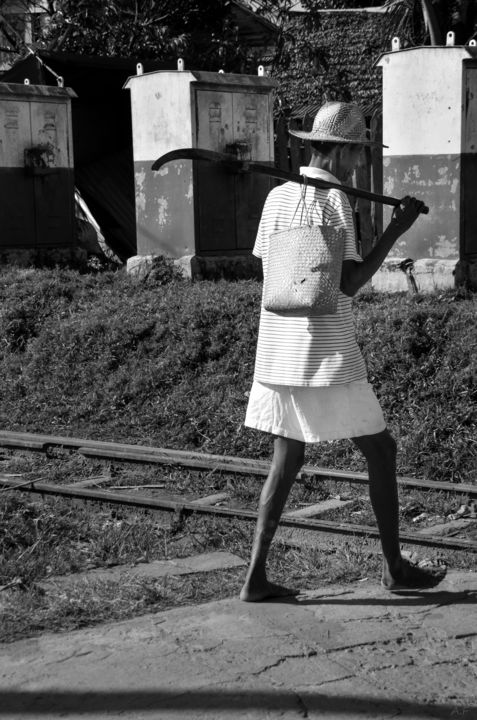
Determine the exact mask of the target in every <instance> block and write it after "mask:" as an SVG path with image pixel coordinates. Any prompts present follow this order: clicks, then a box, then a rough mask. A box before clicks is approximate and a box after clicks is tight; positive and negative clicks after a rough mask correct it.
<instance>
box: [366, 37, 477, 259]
mask: <svg viewBox="0 0 477 720" xmlns="http://www.w3.org/2000/svg"><path fill="white" fill-rule="evenodd" d="M468 57H469V51H468V49H467V48H465V47H451V46H449V47H430V46H426V47H421V48H412V49H407V50H403V51H397V52H391V53H386V54H385V55H384V56H383V57H382V58H381V59H380V61H379V63H378V65H380V66H381V67H382V68H383V142H384V144H385V145H387V146H388V148H385V149H384V152H383V187H384V193H385V194H389V195H393V196H394V197H404V196H405V195H413V196H416V197H418V198H419V199H420V200H423V201H424V202H425V203H426V205H428V206H429V215H427V216H424V215H423V216H421V217H420V218H419V220H418V221H417V222H416V223H415V225H413V227H412V228H411V229H410V230H409V231H408V232H407V233H406V234H405V235H404V236H403V237H402V238H401V240H400V241H398V243H396V245H395V247H394V248H393V251H392V253H391V257H401V258H402V257H411V258H413V259H414V260H418V259H421V258H430V259H436V258H441V259H446V260H452V259H455V260H458V258H459V253H460V247H461V244H462V243H461V231H462V216H461V209H462V196H463V193H464V191H465V188H464V187H463V182H462V152H463V147H462V129H463V104H464V99H463V72H464V62H463V61H464V60H465V59H466V58H468ZM391 211H392V208H388V207H386V208H385V211H384V221H385V222H388V221H389V219H390V217H391ZM472 211H473V212H476V211H477V205H476V208H475V209H474V210H472V209H471V212H472Z"/></svg>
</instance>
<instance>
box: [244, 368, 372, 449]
mask: <svg viewBox="0 0 477 720" xmlns="http://www.w3.org/2000/svg"><path fill="white" fill-rule="evenodd" d="M244 424H245V425H246V426H247V427H250V428H255V429H256V430H263V431H264V432H267V433H271V434H272V435H280V436H282V437H287V438H291V439H293V440H301V441H302V442H305V443H317V442H322V441H324V440H341V439H343V438H352V437H359V436H361V435H374V434H376V433H379V432H382V431H383V430H385V428H386V423H385V421H384V417H383V412H382V410H381V406H380V404H379V401H378V399H377V397H376V395H375V394H374V392H373V389H372V387H371V385H370V384H369V383H368V382H366V380H363V381H357V382H351V383H346V384H342V385H327V386H323V387H289V386H287V385H268V384H264V383H259V382H257V381H254V382H253V385H252V389H251V391H250V397H249V401H248V407H247V413H246V416H245V423H244Z"/></svg>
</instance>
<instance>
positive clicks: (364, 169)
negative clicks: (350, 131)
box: [355, 148, 374, 257]
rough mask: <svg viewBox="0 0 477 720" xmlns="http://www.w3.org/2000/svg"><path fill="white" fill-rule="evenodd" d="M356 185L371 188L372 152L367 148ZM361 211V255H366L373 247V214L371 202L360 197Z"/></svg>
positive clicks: (357, 174)
mask: <svg viewBox="0 0 477 720" xmlns="http://www.w3.org/2000/svg"><path fill="white" fill-rule="evenodd" d="M355 177H356V187H359V188H362V189H363V190H371V153H370V150H369V148H365V149H364V151H363V152H362V153H361V156H360V161H359V165H358V166H357V168H356V173H355ZM357 210H358V213H359V238H360V242H361V248H360V250H361V255H362V257H366V255H368V253H369V252H370V250H371V249H372V247H373V240H374V228H373V222H372V216H371V202H370V201H369V200H364V199H362V198H360V199H359V200H358V202H357Z"/></svg>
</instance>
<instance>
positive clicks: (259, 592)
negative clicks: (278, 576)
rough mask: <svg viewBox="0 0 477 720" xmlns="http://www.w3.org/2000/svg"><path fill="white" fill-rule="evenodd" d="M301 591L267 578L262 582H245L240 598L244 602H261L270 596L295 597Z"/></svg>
mask: <svg viewBox="0 0 477 720" xmlns="http://www.w3.org/2000/svg"><path fill="white" fill-rule="evenodd" d="M299 592H300V591H299V590H292V589H291V588H287V587H284V586H283V585H277V584H276V583H272V582H269V581H268V580H265V581H263V582H260V583H245V585H244V586H243V588H242V590H241V591H240V599H241V600H243V601H244V602H261V601H262V600H268V599H269V598H278V597H295V595H298V593H299Z"/></svg>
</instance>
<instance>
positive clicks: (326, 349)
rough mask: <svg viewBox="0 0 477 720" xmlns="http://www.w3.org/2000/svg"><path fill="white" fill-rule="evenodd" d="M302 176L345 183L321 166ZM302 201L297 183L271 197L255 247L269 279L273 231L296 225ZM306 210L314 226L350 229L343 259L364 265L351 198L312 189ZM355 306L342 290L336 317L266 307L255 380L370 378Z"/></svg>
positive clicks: (310, 382) (306, 382) (299, 382)
mask: <svg viewBox="0 0 477 720" xmlns="http://www.w3.org/2000/svg"><path fill="white" fill-rule="evenodd" d="M300 173H301V174H302V175H308V176H309V177H317V178H322V179H323V180H327V181H329V182H335V183H337V182H339V181H338V180H337V179H336V178H335V177H334V176H333V175H331V174H330V173H328V172H326V171H324V170H321V169H318V168H311V167H302V168H300ZM300 197H301V188H300V186H299V185H298V184H297V183H292V182H288V183H285V184H284V185H281V186H279V187H276V188H274V189H273V190H272V191H271V192H270V193H269V195H268V197H267V200H266V202H265V205H264V208H263V212H262V218H261V220H260V225H259V228H258V233H257V238H256V241H255V246H254V248H253V254H254V255H256V256H257V257H259V258H263V265H264V267H263V272H264V276H266V272H267V268H266V248H267V243H268V238H269V236H270V234H271V233H273V232H277V231H278V230H284V229H286V228H288V227H290V224H291V222H292V219H293V216H294V213H295V210H296V208H297V205H298V202H299V200H300ZM306 206H307V208H308V214H309V218H310V221H311V223H312V224H314V225H316V224H319V225H324V224H327V225H331V226H333V227H337V228H345V231H346V239H345V250H344V258H343V259H344V260H355V261H357V262H361V257H360V256H359V255H358V253H357V251H356V240H355V230H354V223H353V213H352V210H351V206H350V204H349V201H348V198H347V197H346V195H345V194H344V193H343V192H341V191H340V190H337V189H331V190H321V189H318V188H314V187H310V186H308V187H307V189H306ZM299 215H300V210H299V211H298V213H297V215H296V218H295V221H294V222H293V226H295V225H298V224H299V223H300V218H299ZM351 303H352V300H351V298H350V297H348V296H347V295H344V294H343V293H342V292H340V293H339V300H338V310H337V312H336V314H333V315H322V316H318V317H314V316H309V317H296V316H293V317H292V316H284V315H277V314H275V313H272V312H268V311H267V310H265V309H264V308H263V307H262V310H261V314H260V327H259V333H258V342H257V352H256V359H255V374H254V379H255V380H257V381H258V382H261V383H271V384H275V385H291V386H311V387H316V386H320V385H337V384H341V383H349V382H353V381H355V380H366V379H367V373H366V366H365V364H364V360H363V357H362V355H361V352H360V349H359V347H358V345H357V342H356V336H355V330H354V322H353V317H352V312H351Z"/></svg>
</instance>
